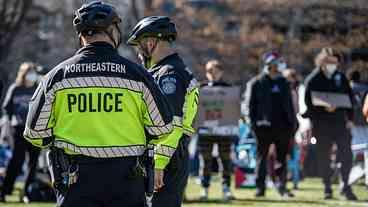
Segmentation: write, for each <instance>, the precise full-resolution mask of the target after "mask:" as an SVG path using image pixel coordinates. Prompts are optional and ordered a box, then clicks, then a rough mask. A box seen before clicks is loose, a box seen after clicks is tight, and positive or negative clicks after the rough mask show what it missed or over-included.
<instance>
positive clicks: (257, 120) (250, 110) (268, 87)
mask: <svg viewBox="0 0 368 207" xmlns="http://www.w3.org/2000/svg"><path fill="white" fill-rule="evenodd" d="M285 69H286V63H285V61H284V60H283V58H282V57H281V56H280V54H279V53H277V52H268V53H265V54H264V55H263V57H262V72H261V74H259V75H258V76H256V77H254V78H253V79H251V80H250V81H249V82H248V84H247V89H246V92H245V115H246V120H247V122H248V124H249V125H250V126H251V129H252V130H253V132H254V133H255V136H256V139H257V167H256V188H257V189H256V195H255V196H256V197H263V196H265V192H266V183H265V180H266V175H267V157H268V152H269V148H270V145H271V144H272V143H273V144H275V146H276V162H277V167H276V170H275V174H276V177H277V183H276V186H277V190H278V193H279V194H280V196H282V197H292V196H293V194H292V193H291V192H290V191H289V190H288V189H287V188H286V181H287V176H286V174H287V162H286V156H287V154H288V149H289V143H290V140H291V139H292V138H293V134H294V133H295V130H296V128H297V120H296V114H295V109H294V107H293V100H292V96H291V90H290V87H289V84H288V81H287V80H286V79H285V78H284V77H282V75H281V72H282V71H284V70H285Z"/></svg>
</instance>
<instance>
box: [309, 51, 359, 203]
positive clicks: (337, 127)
mask: <svg viewBox="0 0 368 207" xmlns="http://www.w3.org/2000/svg"><path fill="white" fill-rule="evenodd" d="M340 62H341V56H340V54H339V53H338V52H337V51H335V50H334V49H332V48H323V49H322V51H321V52H320V53H319V54H318V55H317V57H316V59H315V64H316V66H317V68H316V69H315V70H314V71H313V72H312V73H311V74H310V75H309V76H308V77H307V79H306V81H305V87H306V88H305V104H306V106H307V110H306V112H305V113H304V114H303V117H305V118H310V119H311V122H312V125H313V127H312V133H313V136H315V138H316V139H317V156H318V160H317V161H318V163H317V165H318V170H319V174H320V176H321V177H322V179H323V184H324V186H325V191H324V193H325V196H324V198H325V199H331V198H332V197H333V194H332V188H331V176H332V170H331V168H330V162H331V161H330V152H331V147H332V145H333V143H336V144H337V148H338V150H337V157H338V160H339V162H341V164H342V165H341V169H340V172H341V177H342V182H343V188H342V191H341V193H342V194H343V195H344V196H345V197H346V199H347V200H357V197H356V196H355V194H354V193H353V191H352V189H351V187H350V185H349V183H348V180H349V174H350V170H351V167H352V151H351V139H352V138H351V133H350V129H351V127H352V126H353V122H352V120H353V105H354V95H353V92H352V89H351V87H350V84H349V81H348V80H347V78H346V77H345V75H344V74H343V73H341V72H340V71H338V67H339V64H340Z"/></svg>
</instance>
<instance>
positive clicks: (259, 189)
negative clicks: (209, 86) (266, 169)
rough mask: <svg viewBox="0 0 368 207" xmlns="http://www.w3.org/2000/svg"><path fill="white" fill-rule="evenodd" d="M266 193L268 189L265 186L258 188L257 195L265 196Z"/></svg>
mask: <svg viewBox="0 0 368 207" xmlns="http://www.w3.org/2000/svg"><path fill="white" fill-rule="evenodd" d="M265 195H266V191H265V189H264V188H257V189H256V195H255V196H256V197H264V196H265Z"/></svg>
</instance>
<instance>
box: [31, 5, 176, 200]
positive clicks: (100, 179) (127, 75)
mask: <svg viewBox="0 0 368 207" xmlns="http://www.w3.org/2000/svg"><path fill="white" fill-rule="evenodd" d="M120 22H121V19H120V18H119V16H118V14H117V13H116V11H115V9H114V8H113V7H112V6H111V5H108V4H105V3H102V2H98V1H95V2H91V3H89V4H84V5H83V6H82V7H81V8H80V9H78V10H77V11H76V13H75V18H74V21H73V24H74V27H75V29H76V31H77V33H78V35H79V39H80V42H81V45H82V48H81V49H80V50H79V51H78V52H77V53H76V54H75V56H73V57H71V58H70V59H68V60H66V61H64V62H62V63H61V64H59V65H58V66H56V67H55V68H54V69H52V70H51V71H50V72H49V73H48V74H47V75H46V77H45V78H44V79H43V81H42V82H41V84H40V85H39V87H38V89H37V90H36V93H35V94H34V96H33V98H32V100H31V104H30V112H29V114H28V118H27V124H26V129H25V131H24V136H25V138H26V139H27V140H28V141H30V142H31V143H32V144H34V145H36V146H40V147H46V146H51V147H52V148H53V150H54V148H56V149H55V150H54V151H57V152H59V151H60V150H59V149H62V150H63V151H64V154H66V155H67V156H66V157H67V159H66V158H65V157H62V156H59V157H57V159H50V160H51V163H53V165H52V168H53V169H65V168H66V170H64V171H62V173H61V176H62V182H61V184H60V183H59V182H58V183H57V184H58V185H55V186H56V187H57V192H58V194H57V195H58V205H60V206H66V207H68V206H91V207H93V206H96V207H97V206H129V207H142V206H144V205H145V192H144V191H145V189H144V179H143V177H142V175H141V174H140V167H139V162H138V160H139V156H141V155H142V154H143V153H144V151H145V148H146V143H147V140H146V139H147V138H148V137H147V136H149V138H150V139H157V138H159V137H160V136H161V135H163V134H168V133H170V132H171V131H172V113H171V111H170V110H168V109H169V105H168V103H167V101H166V99H165V98H164V96H163V95H162V93H161V92H160V89H159V88H158V87H157V86H156V84H155V83H154V80H153V78H152V76H151V75H150V74H149V73H147V72H146V71H145V70H144V69H143V68H142V67H140V66H138V65H137V64H135V63H133V62H131V61H129V60H127V59H125V58H123V57H121V56H120V55H119V54H118V51H117V48H118V47H119V45H120V43H121V35H122V34H121V33H120V30H119V23H120ZM146 133H147V134H146ZM50 153H53V151H51V152H50ZM54 154H56V155H59V154H60V153H53V155H54ZM52 157H54V156H52ZM55 160H56V161H55ZM58 160H60V162H57V161H58ZM68 164H69V165H68ZM65 165H66V166H67V167H65ZM55 172H56V173H57V171H56V170H55V171H53V173H55ZM54 178H59V176H55V175H54ZM55 180H56V179H55ZM59 184H60V185H59ZM58 186H63V188H61V187H60V188H59V187H58ZM65 188H66V190H65Z"/></svg>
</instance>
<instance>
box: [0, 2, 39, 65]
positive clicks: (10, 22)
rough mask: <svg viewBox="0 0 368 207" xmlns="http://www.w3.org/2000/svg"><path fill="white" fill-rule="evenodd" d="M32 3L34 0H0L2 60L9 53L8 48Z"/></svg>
mask: <svg viewBox="0 0 368 207" xmlns="http://www.w3.org/2000/svg"><path fill="white" fill-rule="evenodd" d="M31 5H32V0H12V1H9V0H0V61H2V60H4V59H5V58H6V57H7V55H8V54H9V52H8V50H9V48H10V46H11V44H12V42H13V41H14V38H15V36H16V34H17V32H18V31H19V28H20V27H21V25H22V22H23V20H24V17H25V15H26V13H27V11H28V10H29V8H30V6H31Z"/></svg>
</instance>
